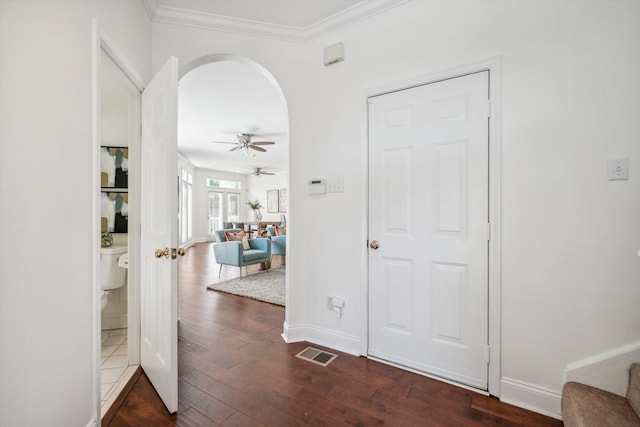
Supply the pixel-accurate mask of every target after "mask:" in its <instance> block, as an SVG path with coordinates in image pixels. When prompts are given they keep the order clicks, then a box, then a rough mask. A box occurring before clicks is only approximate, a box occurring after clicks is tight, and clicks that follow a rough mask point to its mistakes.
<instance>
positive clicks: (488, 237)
mask: <svg viewBox="0 0 640 427" xmlns="http://www.w3.org/2000/svg"><path fill="white" fill-rule="evenodd" d="M487 240H488V241H491V223H490V222H488V223H487Z"/></svg>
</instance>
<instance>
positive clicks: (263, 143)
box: [250, 141, 275, 145]
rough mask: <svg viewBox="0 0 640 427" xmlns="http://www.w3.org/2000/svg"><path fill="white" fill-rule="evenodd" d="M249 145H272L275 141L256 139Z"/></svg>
mask: <svg viewBox="0 0 640 427" xmlns="http://www.w3.org/2000/svg"><path fill="white" fill-rule="evenodd" d="M250 144H251V145H273V144H275V142H273V141H256V142H251V143H250Z"/></svg>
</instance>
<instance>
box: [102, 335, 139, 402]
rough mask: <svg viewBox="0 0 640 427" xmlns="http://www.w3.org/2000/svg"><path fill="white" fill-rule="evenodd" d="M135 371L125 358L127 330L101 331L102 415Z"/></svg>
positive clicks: (134, 367)
mask: <svg viewBox="0 0 640 427" xmlns="http://www.w3.org/2000/svg"><path fill="white" fill-rule="evenodd" d="M135 370H136V366H129V362H128V357H127V329H126V328H125V329H110V330H106V331H102V354H101V361H100V381H101V382H100V388H101V398H100V399H101V400H100V403H101V407H102V413H103V414H104V413H105V412H106V411H107V410H108V409H109V407H110V406H111V404H112V403H113V401H114V400H115V398H116V397H118V395H119V394H120V391H122V389H123V388H124V386H125V385H126V383H127V381H128V380H129V378H131V375H133V373H134V372H135Z"/></svg>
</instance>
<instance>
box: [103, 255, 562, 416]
mask: <svg viewBox="0 0 640 427" xmlns="http://www.w3.org/2000/svg"><path fill="white" fill-rule="evenodd" d="M278 258H280V257H278ZM283 262H284V260H283V259H282V258H280V259H274V263H273V265H274V267H275V266H281V265H283ZM257 272H258V266H250V267H249V269H248V274H255V273H257ZM243 274H244V273H243ZM237 276H239V269H238V268H234V267H225V268H224V269H223V271H222V277H221V280H226V279H230V278H234V277H237ZM218 280H219V279H218V265H217V264H216V263H215V259H214V256H213V251H212V249H211V244H209V243H200V244H198V245H196V246H195V247H192V248H190V249H189V251H188V252H187V255H186V256H185V257H183V258H182V259H181V260H180V285H179V317H180V323H179V326H178V377H179V405H178V413H177V414H174V415H170V414H168V413H167V411H166V409H165V407H164V405H163V404H162V402H161V401H160V399H159V398H158V396H157V395H156V393H155V390H153V387H152V385H151V384H150V383H149V380H148V378H147V377H146V375H144V374H143V375H141V376H140V378H139V379H138V381H137V382H136V384H135V385H134V386H133V388H132V390H131V392H130V393H129V395H128V396H127V397H126V398H125V399H124V401H123V402H122V404H121V406H120V407H119V408H118V409H117V412H116V413H115V415H114V417H113V419H112V421H111V423H110V424H109V426H189V427H195V426H208V427H211V426H214V427H215V426H223V427H237V426H252V427H253V426H256V427H260V426H287V427H289V426H327V427H335V426H442V427H449V426H531V427H533V426H562V422H561V421H558V420H555V419H552V418H549V417H545V416H543V415H539V414H536V413H533V412H530V411H527V410H524V409H521V408H517V407H514V406H512V405H508V404H505V403H502V402H500V401H499V400H498V399H496V398H493V397H489V396H484V395H481V394H478V393H475V392H472V391H469V390H466V389H463V388H460V387H455V386H452V385H449V384H446V383H443V382H441V381H436V380H434V379H430V378H427V377H424V376H421V375H417V374H413V373H411V372H407V371H403V370H401V369H397V368H395V367H392V366H389V365H385V364H382V363H378V362H376V361H373V360H369V359H367V358H364V357H356V356H351V355H348V354H344V353H341V352H336V351H334V350H331V349H325V350H327V351H330V352H332V353H337V354H338V355H339V357H338V358H337V359H336V360H335V361H333V362H332V363H331V364H330V365H329V366H327V367H321V366H318V365H315V364H312V363H309V362H306V361H303V360H301V359H298V358H296V357H294V356H295V354H297V353H298V352H299V351H301V350H302V349H304V348H305V347H306V346H307V345H309V344H308V343H292V344H286V343H284V342H283V341H282V337H281V336H280V334H281V332H282V323H283V321H284V308H283V307H279V306H276V305H272V304H267V303H262V302H259V301H254V300H251V299H248V298H242V297H238V296H234V295H229V294H224V293H220V292H215V291H209V290H207V289H206V286H207V285H208V284H211V283H214V282H217V281H218ZM315 347H319V346H315ZM320 348H322V347H320Z"/></svg>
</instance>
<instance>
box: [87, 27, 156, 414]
mask: <svg viewBox="0 0 640 427" xmlns="http://www.w3.org/2000/svg"><path fill="white" fill-rule="evenodd" d="M103 50H104V51H105V52H106V53H107V54H108V55H109V56H110V57H111V59H112V60H113V61H114V62H115V63H116V65H117V66H118V67H119V68H120V70H122V72H123V74H124V75H125V76H126V77H127V78H128V79H129V80H130V81H131V83H132V84H133V86H135V88H136V89H137V91H138V92H139V93H142V89H143V87H144V86H143V85H142V83H141V82H142V81H143V80H142V78H141V77H140V76H139V75H138V74H137V73H136V72H134V71H133V70H134V67H132V66H131V65H130V63H129V62H128V61H127V60H126V59H125V58H126V56H125V55H124V54H123V53H122V51H121V50H120V49H118V47H117V46H116V44H114V43H113V42H112V41H111V40H110V39H109V37H108V36H107V35H106V34H105V33H104V32H103V31H102V30H101V29H100V26H99V25H98V22H97V20H96V19H93V21H92V79H93V80H92V91H93V100H92V103H93V140H92V144H93V150H94V152H93V153H92V157H93V164H92V176H93V179H92V187H93V188H94V189H95V190H96V192H97V194H99V192H100V182H99V177H100V144H101V142H100V84H101V80H100V79H101V72H100V61H101V59H100V57H101V52H102V51H103ZM139 101H140V99H139V98H138V106H140V102H139ZM131 115H137V118H136V120H137V121H138V124H139V123H140V111H134V112H130V116H131ZM138 128H139V126H138ZM139 133H140V132H139V131H138V132H137V135H136V136H135V137H134V136H132V137H131V141H130V143H131V144H130V145H129V152H130V157H131V160H132V161H131V162H130V171H129V196H130V197H137V199H136V200H135V201H131V202H130V208H129V218H130V221H129V222H130V223H129V233H128V234H129V235H128V240H129V261H130V262H129V269H128V273H127V274H128V277H129V281H128V290H127V328H128V337H127V342H128V346H127V350H128V351H127V354H128V358H129V365H139V364H140V334H139V325H140V299H139V298H138V295H139V294H140V292H139V289H140V288H139V283H140V280H139V279H140V269H139V268H138V265H139V264H140V263H139V259H140V249H139V248H140V239H139V236H140V227H139V225H138V224H139V222H140V221H139V218H140V199H139V196H140V166H141V165H140V161H139V160H140V155H139V153H140V135H139ZM92 218H93V219H94V223H93V224H94V226H93V233H92V237H91V238H92V240H93V248H95V249H94V253H93V254H92V258H93V269H92V270H93V273H92V279H93V280H92V289H93V297H92V298H93V310H92V312H93V318H92V325H91V326H92V331H93V334H94V336H93V338H92V347H93V355H94V357H93V363H94V367H93V381H92V383H93V388H94V396H95V397H94V405H93V408H92V416H93V419H94V420H99V419H100V418H101V412H102V409H101V404H100V399H101V390H100V385H101V380H100V354H101V347H102V345H101V307H100V290H101V289H100V277H101V276H100V221H99V218H100V203H99V196H98V195H96V197H95V198H94V201H93V206H92Z"/></svg>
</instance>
